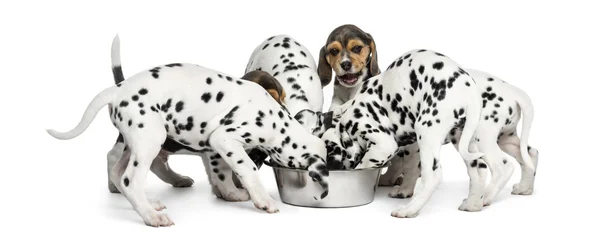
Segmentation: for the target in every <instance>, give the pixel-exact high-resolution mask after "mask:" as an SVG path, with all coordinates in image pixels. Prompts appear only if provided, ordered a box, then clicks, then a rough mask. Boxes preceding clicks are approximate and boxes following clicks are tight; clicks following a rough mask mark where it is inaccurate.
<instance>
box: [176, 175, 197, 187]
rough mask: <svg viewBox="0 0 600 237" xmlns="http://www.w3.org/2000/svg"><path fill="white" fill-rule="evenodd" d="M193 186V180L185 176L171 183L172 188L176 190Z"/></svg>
mask: <svg viewBox="0 0 600 237" xmlns="http://www.w3.org/2000/svg"><path fill="white" fill-rule="evenodd" d="M193 184H194V180H193V179H192V178H190V177H187V176H181V177H180V178H179V179H177V180H175V182H173V187H176V188H188V187H191V186H192V185H193Z"/></svg>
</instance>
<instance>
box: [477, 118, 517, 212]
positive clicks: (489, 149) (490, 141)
mask: <svg viewBox="0 0 600 237" xmlns="http://www.w3.org/2000/svg"><path fill="white" fill-rule="evenodd" d="M499 131H500V129H499V128H494V127H492V126H480V131H478V132H477V138H478V139H479V142H478V144H477V145H478V148H479V150H480V151H481V152H483V153H485V154H484V155H483V160H484V161H485V163H486V164H487V166H488V168H489V170H490V174H491V179H490V183H489V184H488V186H487V188H486V190H485V194H484V200H483V205H484V206H488V205H490V204H491V203H492V200H493V199H494V198H495V197H496V195H498V193H499V192H500V190H502V188H504V186H505V185H506V183H507V182H508V180H509V179H510V177H511V176H512V174H513V171H514V167H513V166H512V164H511V163H508V162H506V163H505V162H503V161H505V160H506V157H505V156H504V153H503V152H502V150H501V149H500V147H499V146H498V142H497V135H496V134H498V133H499Z"/></svg>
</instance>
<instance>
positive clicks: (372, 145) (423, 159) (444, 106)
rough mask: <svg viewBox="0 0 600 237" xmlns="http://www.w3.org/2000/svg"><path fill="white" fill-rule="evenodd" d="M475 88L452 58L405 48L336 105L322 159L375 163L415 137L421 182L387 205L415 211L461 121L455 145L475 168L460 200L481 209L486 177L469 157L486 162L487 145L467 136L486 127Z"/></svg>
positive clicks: (353, 165)
mask: <svg viewBox="0 0 600 237" xmlns="http://www.w3.org/2000/svg"><path fill="white" fill-rule="evenodd" d="M480 96H481V95H480V93H479V90H478V88H477V87H476V86H475V81H474V80H473V78H471V77H470V76H469V74H468V73H467V72H466V71H464V70H463V69H461V67H460V65H459V64H457V63H456V62H454V61H453V60H451V59H450V58H448V57H446V56H445V55H443V54H440V53H437V52H434V51H431V50H412V51H409V52H407V53H405V54H403V55H402V56H401V57H399V58H397V59H396V60H395V61H394V65H393V66H391V67H389V68H388V69H387V70H386V71H385V72H382V73H381V74H380V75H377V76H374V77H371V78H369V79H368V80H366V81H365V82H364V83H363V85H362V86H361V89H360V90H359V91H358V92H357V94H356V95H355V96H354V97H353V98H352V99H350V100H349V101H348V102H346V103H344V104H342V105H341V106H338V109H339V111H341V114H342V115H341V117H340V119H339V120H338V122H337V123H335V127H333V128H330V129H328V130H326V131H325V132H324V133H323V134H322V136H321V139H323V140H324V141H325V143H326V146H327V152H328V155H327V165H328V167H330V168H329V169H330V170H333V169H334V168H335V169H363V168H370V167H380V166H382V165H384V164H386V163H387V162H388V161H389V160H390V159H392V157H393V156H394V155H397V154H407V153H406V152H407V151H406V150H405V149H403V147H404V146H407V145H410V144H413V143H416V144H417V146H418V149H419V162H420V164H421V167H422V169H421V172H420V173H421V180H422V183H423V190H422V192H420V193H417V194H416V195H414V196H413V198H412V200H411V201H410V202H409V203H408V204H407V205H406V206H403V207H400V208H398V209H397V210H395V211H394V212H392V215H393V216H395V217H400V218H404V217H415V216H417V215H418V212H419V211H420V210H421V209H422V207H423V206H424V205H425V204H426V202H427V201H428V200H429V199H430V197H431V195H432V194H433V192H434V190H435V189H436V188H437V186H438V184H439V183H440V181H441V172H442V168H441V166H440V163H439V159H440V158H441V157H440V148H441V145H442V143H443V142H444V140H445V138H446V136H447V135H448V134H449V133H450V131H451V130H453V129H455V128H459V129H461V130H462V131H463V132H462V133H461V135H460V138H459V140H458V145H457V150H458V152H459V153H460V154H461V156H462V157H463V159H464V162H465V164H466V165H467V167H469V168H470V169H473V171H469V175H474V176H475V177H471V182H472V183H471V184H470V185H469V196H468V198H467V200H466V201H464V202H463V204H461V207H459V208H460V209H461V210H466V211H477V210H481V208H482V207H483V199H482V198H481V196H483V194H484V187H485V179H483V178H482V177H481V175H479V174H480V171H479V170H477V169H483V167H481V166H479V165H477V166H475V167H471V166H470V165H469V164H471V163H473V162H476V163H477V164H478V163H479V162H484V161H483V160H482V159H481V157H482V156H483V154H485V153H486V152H488V151H487V150H486V149H479V151H478V150H475V149H473V148H472V144H473V143H471V141H472V140H474V137H478V138H479V137H483V136H482V135H485V131H484V130H477V126H478V124H479V120H480V118H482V117H481V110H482V102H481V99H480ZM303 114H304V115H307V116H309V114H310V113H307V112H303ZM334 114H335V112H334ZM296 117H300V116H299V115H298V116H296ZM304 121H309V120H307V119H304V120H303V122H304ZM332 121H333V120H332ZM312 124H314V123H309V124H308V125H309V126H311V125H312ZM304 125H305V126H306V125H307V124H306V123H304ZM470 146H471V149H469V148H470ZM481 148H486V147H481ZM470 150H471V152H474V153H471V152H470ZM409 152H410V151H409Z"/></svg>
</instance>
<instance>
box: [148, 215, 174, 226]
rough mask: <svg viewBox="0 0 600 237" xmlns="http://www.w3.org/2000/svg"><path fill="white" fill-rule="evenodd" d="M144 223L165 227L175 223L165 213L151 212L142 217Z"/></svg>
mask: <svg viewBox="0 0 600 237" xmlns="http://www.w3.org/2000/svg"><path fill="white" fill-rule="evenodd" d="M144 223H145V224H146V225H148V226H152V227H166V226H172V225H174V224H175V223H173V221H172V220H171V218H169V216H168V215H167V214H165V213H153V214H151V215H150V216H148V217H147V218H144Z"/></svg>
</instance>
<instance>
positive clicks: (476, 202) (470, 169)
mask: <svg viewBox="0 0 600 237" xmlns="http://www.w3.org/2000/svg"><path fill="white" fill-rule="evenodd" d="M461 135H462V131H461V130H459V129H452V130H450V135H449V137H448V139H449V140H450V141H451V142H452V145H453V146H454V148H455V149H456V150H457V151H458V141H459V140H460V136H461ZM471 140H472V142H470V143H469V152H470V153H477V152H479V149H478V148H477V143H475V140H474V139H471ZM463 161H464V162H465V166H466V168H467V174H468V175H469V195H468V196H467V198H465V199H464V200H463V202H462V204H461V205H460V206H459V207H458V210H461V211H468V212H476V211H481V209H483V195H484V192H485V184H486V180H487V172H488V171H487V164H486V163H485V161H483V159H481V158H480V159H477V160H473V161H467V160H465V159H463Z"/></svg>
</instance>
